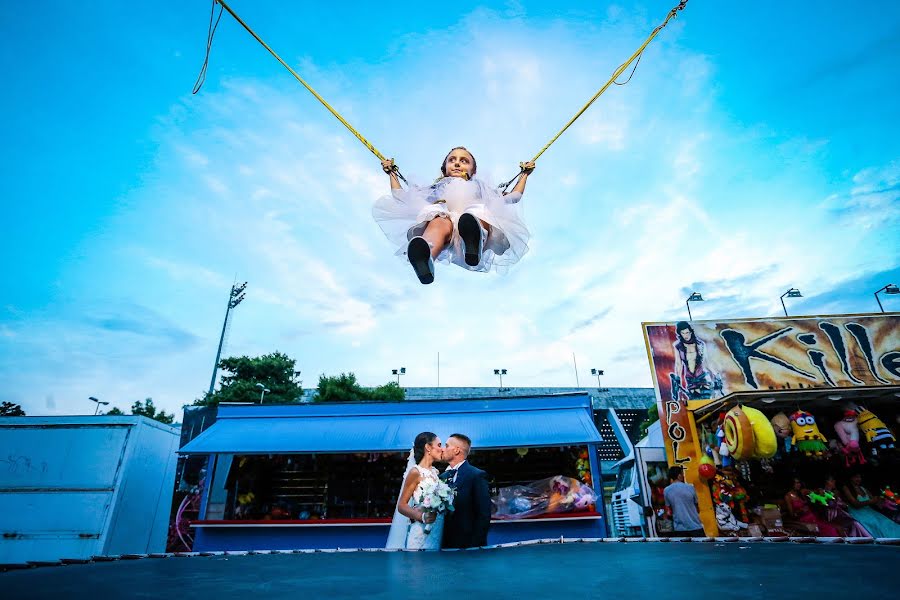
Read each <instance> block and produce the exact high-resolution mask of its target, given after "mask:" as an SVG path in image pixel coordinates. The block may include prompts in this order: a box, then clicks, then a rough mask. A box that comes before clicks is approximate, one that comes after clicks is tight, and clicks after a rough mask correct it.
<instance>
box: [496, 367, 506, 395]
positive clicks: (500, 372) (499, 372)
mask: <svg viewBox="0 0 900 600" xmlns="http://www.w3.org/2000/svg"><path fill="white" fill-rule="evenodd" d="M494 375H497V376H498V377H499V378H500V391H501V392H502V391H505V390H504V389H503V376H504V375H506V369H494Z"/></svg>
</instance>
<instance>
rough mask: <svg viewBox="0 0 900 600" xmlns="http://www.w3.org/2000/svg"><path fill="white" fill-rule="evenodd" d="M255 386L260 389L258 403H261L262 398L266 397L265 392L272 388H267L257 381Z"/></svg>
mask: <svg viewBox="0 0 900 600" xmlns="http://www.w3.org/2000/svg"><path fill="white" fill-rule="evenodd" d="M256 387H258V388H259V389H260V390H262V393H260V395H259V403H260V404H262V403H263V398H265V397H266V392H271V391H272V390H270V389H269V388H267V387H266V386H264V385H263V384H261V383H257V384H256Z"/></svg>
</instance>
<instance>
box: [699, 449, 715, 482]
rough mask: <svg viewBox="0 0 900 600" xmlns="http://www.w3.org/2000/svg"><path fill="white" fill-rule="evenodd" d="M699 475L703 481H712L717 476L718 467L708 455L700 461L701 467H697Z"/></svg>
mask: <svg viewBox="0 0 900 600" xmlns="http://www.w3.org/2000/svg"><path fill="white" fill-rule="evenodd" d="M697 473H699V475H700V477H702V478H703V479H712V478H713V477H715V476H716V465H715V463H714V462H713V460H712V459H711V458H710V457H709V456H707V455H706V454H704V455H703V457H702V458H701V459H700V466H699V467H697Z"/></svg>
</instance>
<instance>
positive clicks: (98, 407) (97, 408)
mask: <svg viewBox="0 0 900 600" xmlns="http://www.w3.org/2000/svg"><path fill="white" fill-rule="evenodd" d="M88 400H90V401H91V402H96V404H97V407H96V408H95V409H94V416H97V413H98V412H100V405H101V404H102V405H103V406H106V405H107V404H109V402H104V401H102V400H98V399H96V398H94V397H93V396H90V397H88Z"/></svg>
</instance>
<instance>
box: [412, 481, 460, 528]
mask: <svg viewBox="0 0 900 600" xmlns="http://www.w3.org/2000/svg"><path fill="white" fill-rule="evenodd" d="M455 497H456V490H454V489H453V488H451V487H450V486H449V485H447V484H446V483H444V482H443V481H440V480H437V481H435V480H432V479H425V480H423V481H422V482H421V483H419V485H418V487H416V491H414V492H413V495H412V507H413V508H418V509H419V510H421V511H422V512H430V513H443V512H450V511H452V510H453V499H454V498H455ZM430 532H431V523H426V524H425V533H430Z"/></svg>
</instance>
